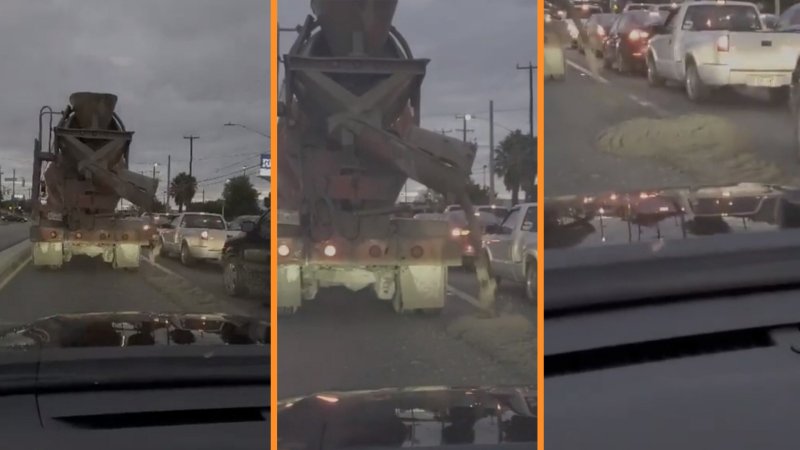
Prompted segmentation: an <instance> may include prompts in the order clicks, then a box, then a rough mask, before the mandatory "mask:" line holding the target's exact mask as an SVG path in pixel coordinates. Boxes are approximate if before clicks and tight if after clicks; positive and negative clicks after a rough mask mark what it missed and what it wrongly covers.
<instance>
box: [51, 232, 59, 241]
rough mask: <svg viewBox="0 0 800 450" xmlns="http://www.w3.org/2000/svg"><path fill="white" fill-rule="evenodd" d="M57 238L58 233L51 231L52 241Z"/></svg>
mask: <svg viewBox="0 0 800 450" xmlns="http://www.w3.org/2000/svg"><path fill="white" fill-rule="evenodd" d="M57 237H58V233H56V232H55V231H51V232H50V239H55V238H57Z"/></svg>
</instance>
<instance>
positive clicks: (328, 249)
mask: <svg viewBox="0 0 800 450" xmlns="http://www.w3.org/2000/svg"><path fill="white" fill-rule="evenodd" d="M322 251H323V253H325V256H329V257H333V256H336V247H334V246H333V245H330V244H328V245H326V246H325V248H324V249H323V250H322Z"/></svg>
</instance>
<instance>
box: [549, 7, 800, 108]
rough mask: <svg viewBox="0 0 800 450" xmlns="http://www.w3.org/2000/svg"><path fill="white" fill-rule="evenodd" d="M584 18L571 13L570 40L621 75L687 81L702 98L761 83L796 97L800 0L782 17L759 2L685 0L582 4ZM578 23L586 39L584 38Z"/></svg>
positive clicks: (655, 81)
mask: <svg viewBox="0 0 800 450" xmlns="http://www.w3.org/2000/svg"><path fill="white" fill-rule="evenodd" d="M575 8H576V11H577V12H578V13H577V15H578V17H579V22H580V23H577V24H576V23H574V22H573V21H572V20H571V19H567V18H566V15H565V14H555V15H553V14H551V20H563V21H565V22H567V23H565V29H566V30H568V33H569V35H570V37H571V39H572V46H573V47H575V48H577V49H578V50H579V51H580V52H582V53H584V54H589V55H591V56H595V57H596V58H598V59H600V60H602V62H603V66H604V67H605V68H606V69H609V70H615V71H617V72H619V73H623V74H639V75H642V76H646V78H647V81H648V84H649V85H650V86H652V87H660V86H663V85H665V84H666V83H667V82H674V83H676V84H678V85H681V86H684V88H685V92H686V95H687V97H688V98H689V99H690V100H691V101H694V102H701V101H703V100H705V99H706V98H708V96H709V95H710V94H711V92H713V91H714V90H716V89H720V88H739V87H749V88H761V89H765V90H766V91H767V92H768V93H769V97H770V100H771V101H772V102H774V103H785V102H786V101H787V100H788V99H789V97H790V86H791V85H792V82H793V74H795V73H797V72H800V71H798V68H800V66H799V65H798V61H799V60H800V36H798V35H797V33H796V31H797V30H798V28H800V5H795V6H792V7H790V8H788V9H787V10H786V11H784V12H783V13H782V14H781V15H780V16H775V15H771V14H762V13H761V11H760V10H759V7H758V6H757V5H756V4H755V3H751V2H745V1H727V0H713V1H712V0H699V1H697V0H687V1H682V2H679V3H663V2H660V3H655V4H652V3H631V2H628V3H627V4H626V5H625V6H624V7H623V8H622V10H621V11H620V12H619V13H611V12H609V11H607V10H603V9H602V8H600V7H599V6H597V5H594V4H592V3H577V4H576V6H575ZM578 27H583V29H584V30H585V32H586V35H587V37H588V39H587V43H586V44H584V43H583V41H582V40H581V39H579V38H578V35H579V33H578Z"/></svg>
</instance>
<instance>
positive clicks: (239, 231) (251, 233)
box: [142, 211, 270, 297]
mask: <svg viewBox="0 0 800 450" xmlns="http://www.w3.org/2000/svg"><path fill="white" fill-rule="evenodd" d="M142 219H143V220H144V221H145V224H144V225H143V226H144V229H145V231H146V232H148V233H149V237H150V239H149V245H148V246H149V247H150V251H151V255H152V257H153V258H155V256H159V257H163V258H170V257H174V258H178V259H179V260H180V262H181V264H183V265H184V266H187V267H191V266H193V265H195V264H197V263H198V262H213V263H218V264H220V265H221V267H222V272H223V274H222V281H223V283H224V285H225V290H226V292H227V293H228V295H231V296H234V297H244V296H247V295H258V294H260V293H262V292H264V289H268V286H269V261H270V256H269V255H270V250H269V243H270V231H269V230H270V216H269V211H265V212H263V213H262V214H261V215H260V216H258V215H248V216H240V217H237V218H235V219H234V220H232V221H231V222H226V221H225V219H224V218H223V217H222V216H221V215H219V214H211V213H203V212H184V213H180V214H144V215H143V216H142Z"/></svg>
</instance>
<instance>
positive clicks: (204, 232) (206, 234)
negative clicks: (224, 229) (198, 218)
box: [200, 230, 208, 239]
mask: <svg viewBox="0 0 800 450" xmlns="http://www.w3.org/2000/svg"><path fill="white" fill-rule="evenodd" d="M200 239H208V231H206V230H203V232H202V233H200Z"/></svg>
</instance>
